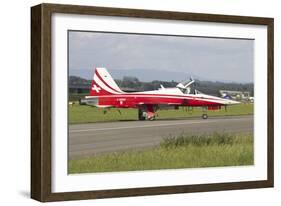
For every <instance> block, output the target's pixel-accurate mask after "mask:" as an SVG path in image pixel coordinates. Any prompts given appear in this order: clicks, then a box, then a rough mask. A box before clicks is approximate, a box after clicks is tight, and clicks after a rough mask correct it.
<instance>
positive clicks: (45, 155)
mask: <svg viewBox="0 0 281 206" xmlns="http://www.w3.org/2000/svg"><path fill="white" fill-rule="evenodd" d="M53 13H68V14H80V15H101V16H119V17H139V18H156V19H170V20H189V21H203V22H224V23H239V24H253V25H266V26H267V32H268V33H267V34H268V39H267V43H268V51H267V52H268V70H267V72H268V74H267V75H268V97H267V98H268V99H267V101H268V131H267V134H268V136H267V138H268V148H267V155H268V160H267V174H268V176H267V180H264V181H248V182H232V183H216V184H199V185H184V186H164V187H150V188H134V189H116V190H99V191H85V192H67V193H52V191H51V177H52V174H51V165H52V164H51V144H52V143H51V121H52V116H51V109H52V108H51V96H52V95H51V16H52V14H53ZM273 85H274V83H273V19H272V18H259V17H241V16H228V15H213V14H212V15H211V14H198V13H183V12H168V11H149V10H135V9H120V8H103V7H90V6H74V5H56V4H41V5H37V6H34V7H32V8H31V197H32V198H33V199H36V200H39V201H42V202H48V201H62V200H79V199H92V198H109V197H124V196H139V195H159V194H171V193H187V192H203V191H219V190H233V189H250V188H264V187H273V182H274V165H273V162H274V160H273V154H274V144H273V134H274V128H273V125H274V123H273V119H274V116H273V115H274V113H273V107H274V105H273V100H274V99H273V98H274V97H273V94H274V90H273Z"/></svg>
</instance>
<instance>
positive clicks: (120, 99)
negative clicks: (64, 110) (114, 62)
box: [84, 68, 240, 120]
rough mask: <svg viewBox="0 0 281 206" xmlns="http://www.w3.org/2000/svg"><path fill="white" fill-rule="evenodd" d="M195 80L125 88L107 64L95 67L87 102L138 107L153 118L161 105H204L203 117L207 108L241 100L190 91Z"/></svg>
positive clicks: (141, 117) (143, 115)
mask: <svg viewBox="0 0 281 206" xmlns="http://www.w3.org/2000/svg"><path fill="white" fill-rule="evenodd" d="M193 83H194V80H193V79H191V80H190V81H186V82H182V83H179V84H177V86H176V87H174V88H165V87H163V85H160V88H159V89H158V90H153V91H144V92H124V91H122V90H121V89H120V88H119V87H118V85H117V84H116V83H115V81H114V80H113V78H112V77H111V75H110V74H109V73H108V71H107V70H106V69H105V68H96V69H95V72H94V77H93V81H92V84H91V88H90V94H89V96H86V97H85V99H84V102H85V103H86V104H87V105H92V106H95V107H99V108H112V107H113V108H136V109H138V119H139V120H154V119H155V117H156V111H157V110H159V109H178V108H179V107H180V106H181V107H192V108H193V107H202V108H203V110H202V111H203V114H202V118H203V119H207V118H208V115H207V110H218V109H221V107H222V106H227V105H233V104H239V103H240V102H237V101H233V100H230V99H224V98H219V97H216V96H211V95H207V94H203V93H201V92H200V91H198V90H196V89H195V90H194V91H193V92H191V89H190V86H191V85H192V84H193Z"/></svg>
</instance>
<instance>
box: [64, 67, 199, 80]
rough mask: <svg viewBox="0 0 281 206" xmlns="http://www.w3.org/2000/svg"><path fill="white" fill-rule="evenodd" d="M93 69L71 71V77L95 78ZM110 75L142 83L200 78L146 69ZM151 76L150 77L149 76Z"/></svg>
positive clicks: (115, 71)
mask: <svg viewBox="0 0 281 206" xmlns="http://www.w3.org/2000/svg"><path fill="white" fill-rule="evenodd" d="M93 72H94V71H93V69H83V70H81V69H79V70H78V69H70V70H69V75H71V76H79V77H82V78H84V79H92V78H93ZM109 73H110V74H111V76H112V77H113V78H114V79H123V77H124V76H131V77H138V79H139V80H140V81H142V82H151V81H153V80H160V81H166V80H167V79H170V80H174V81H183V80H185V79H188V78H190V76H192V77H193V78H198V77H197V76H196V75H194V74H191V73H188V72H186V73H184V72H177V71H162V70H161V71H159V70H144V69H132V70H130V69H115V70H109ZM148 74H149V75H148Z"/></svg>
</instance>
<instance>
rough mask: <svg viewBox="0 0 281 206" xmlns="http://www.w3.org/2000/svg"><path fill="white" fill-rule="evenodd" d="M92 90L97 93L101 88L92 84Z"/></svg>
mask: <svg viewBox="0 0 281 206" xmlns="http://www.w3.org/2000/svg"><path fill="white" fill-rule="evenodd" d="M92 90H95V91H96V92H97V93H99V92H100V90H101V88H100V87H97V85H95V84H94V86H93V87H92Z"/></svg>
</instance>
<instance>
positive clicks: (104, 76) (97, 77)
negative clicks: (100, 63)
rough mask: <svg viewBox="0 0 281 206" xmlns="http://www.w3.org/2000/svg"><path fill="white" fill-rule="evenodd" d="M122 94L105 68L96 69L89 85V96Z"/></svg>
mask: <svg viewBox="0 0 281 206" xmlns="http://www.w3.org/2000/svg"><path fill="white" fill-rule="evenodd" d="M121 93H124V92H123V91H122V90H121V89H120V88H119V87H118V85H117V84H116V83H115V81H114V80H113V78H112V77H111V75H110V74H109V73H108V71H107V70H106V68H96V69H95V74H94V78H93V81H92V84H91V89H90V96H102V95H111V94H121Z"/></svg>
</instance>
